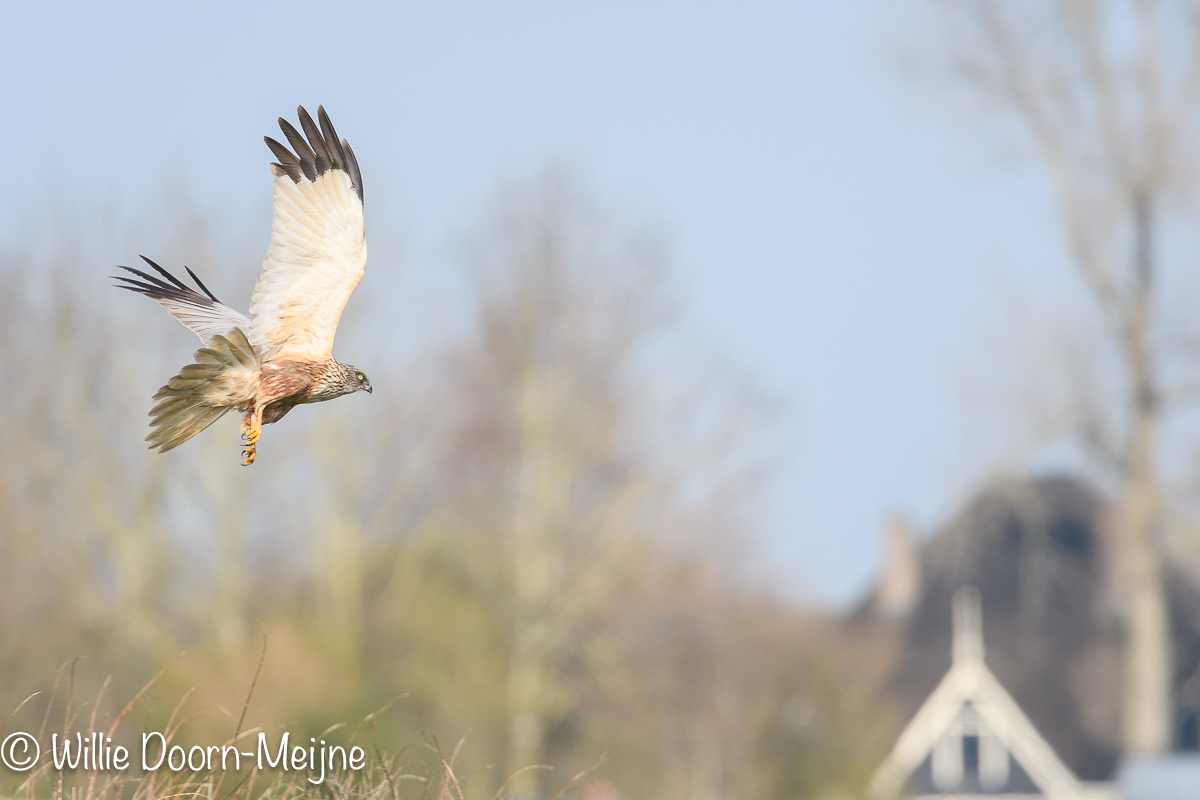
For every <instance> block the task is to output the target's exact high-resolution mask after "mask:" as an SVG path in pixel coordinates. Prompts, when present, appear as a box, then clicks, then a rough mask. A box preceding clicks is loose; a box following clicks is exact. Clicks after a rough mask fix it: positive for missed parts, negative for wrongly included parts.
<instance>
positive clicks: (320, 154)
mask: <svg viewBox="0 0 1200 800" xmlns="http://www.w3.org/2000/svg"><path fill="white" fill-rule="evenodd" d="M296 114H297V116H298V117H299V118H300V127H302V128H303V129H304V134H303V135H302V134H301V133H300V132H299V131H298V130H296V128H295V126H293V125H292V124H291V123H290V122H288V121H287V120H286V119H284V118H283V117H280V118H279V129H280V130H281V131H283V135H284V136H285V137H286V138H287V140H288V143H289V144H291V146H292V149H291V150H289V149H288V148H287V147H284V146H283V145H282V144H280V143H279V142H277V141H275V140H274V139H272V138H271V137H270V136H264V137H263V141H264V142H266V143H267V147H269V148H270V149H271V152H272V153H273V154H274V155H275V157H276V158H278V159H279V162H278V163H277V164H273V166H276V167H278V168H279V169H281V170H283V172H285V173H286V174H287V176H288V177H289V178H291V179H292V180H293V181H296V182H299V181H300V178H301V177H306V178H308V179H309V180H310V181H315V180H316V179H317V178H319V177H320V176H321V175H324V174H325V173H326V172H329V171H330V170H341V171H343V172H345V173H346V174H347V175H348V176H349V177H350V182H351V184H352V185H353V186H354V192H355V194H357V195H358V199H359V202H362V200H363V185H362V173H361V172H360V171H359V168H358V159H357V158H355V156H354V151H353V150H351V149H350V143H349V142H347V141H346V140H345V139H342V140H340V141H339V140H338V137H337V131H335V130H334V127H333V123H332V122H330V121H329V115H328V114H327V113H325V106H317V120H318V121H319V122H320V125H319V127H318V125H317V124H314V122H313V119H312V117H311V116H310V115H309V113H308V112H307V111H306V110H305V109H304V106H297V107H296ZM305 136H307V137H308V138H307V141H306V140H305ZM293 151H294V152H293Z"/></svg>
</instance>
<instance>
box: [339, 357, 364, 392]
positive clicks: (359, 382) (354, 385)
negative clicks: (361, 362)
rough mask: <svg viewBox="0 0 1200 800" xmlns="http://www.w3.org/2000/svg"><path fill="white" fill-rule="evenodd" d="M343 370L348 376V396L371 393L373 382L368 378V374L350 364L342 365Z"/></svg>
mask: <svg viewBox="0 0 1200 800" xmlns="http://www.w3.org/2000/svg"><path fill="white" fill-rule="evenodd" d="M342 370H343V372H344V373H345V376H346V394H350V393H351V392H366V393H367V394H370V393H371V381H370V379H368V378H367V373H365V372H363V371H362V370H361V369H359V368H358V367H355V366H351V365H350V364H342Z"/></svg>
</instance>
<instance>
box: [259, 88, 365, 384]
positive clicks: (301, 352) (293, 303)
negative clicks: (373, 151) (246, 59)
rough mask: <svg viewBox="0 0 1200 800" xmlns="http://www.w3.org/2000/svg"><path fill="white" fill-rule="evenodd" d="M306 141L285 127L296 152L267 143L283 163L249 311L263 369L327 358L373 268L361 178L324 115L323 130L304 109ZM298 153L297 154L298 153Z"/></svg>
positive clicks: (282, 123)
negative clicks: (282, 359)
mask: <svg viewBox="0 0 1200 800" xmlns="http://www.w3.org/2000/svg"><path fill="white" fill-rule="evenodd" d="M298 111H299V115H300V123H301V126H302V127H303V128H304V132H305V134H307V137H308V140H307V141H305V138H304V137H303V136H301V135H300V133H299V132H298V131H296V129H295V128H294V127H292V126H291V125H289V124H288V123H287V121H286V120H284V119H282V118H281V119H280V120H279V126H280V128H281V129H282V130H283V132H284V135H285V136H286V137H287V139H288V141H289V143H290V144H291V145H292V150H289V149H288V148H286V147H284V146H283V145H281V144H279V143H278V142H276V141H274V140H272V139H270V138H267V139H266V142H267V145H268V146H269V147H270V148H271V150H272V152H273V153H274V154H275V156H276V157H277V158H278V159H279V163H276V164H272V165H271V170H272V172H274V174H275V188H274V195H275V201H274V221H273V223H272V231H271V247H270V249H269V250H268V251H267V257H266V260H265V261H264V262H263V271H262V275H260V276H259V278H258V283H257V285H256V286H255V287H254V298H253V301H252V303H251V305H250V317H251V319H250V331H249V339H250V343H251V344H252V345H253V346H254V349H255V351H257V352H258V354H259V356H260V358H262V359H263V360H264V361H266V360H270V359H273V358H276V357H278V356H287V357H293V356H294V357H302V358H311V359H324V358H329V357H330V356H331V354H332V351H333V337H334V334H335V333H336V332H337V325H338V320H339V319H340V318H341V316H342V309H343V308H345V307H346V301H347V300H349V299H350V294H351V293H352V292H353V291H354V287H356V286H358V282H359V281H360V280H362V276H363V269H364V268H365V266H366V263H367V241H366V235H365V233H364V231H363V200H362V177H361V175H360V174H359V170H358V162H357V160H356V159H355V158H354V151H352V150H351V149H350V145H349V143H347V142H346V141H344V140H342V141H340V142H339V141H338V139H337V133H336V132H335V131H334V129H333V125H332V124H330V122H329V117H328V115H326V113H325V109H324V108H319V109H318V111H317V116H318V119H319V120H320V123H321V125H320V129H318V128H317V126H316V125H315V124H314V123H313V121H312V118H311V117H309V115H308V113H307V112H305V110H304V108H303V107H301V108H300V109H298ZM293 150H294V151H295V152H293Z"/></svg>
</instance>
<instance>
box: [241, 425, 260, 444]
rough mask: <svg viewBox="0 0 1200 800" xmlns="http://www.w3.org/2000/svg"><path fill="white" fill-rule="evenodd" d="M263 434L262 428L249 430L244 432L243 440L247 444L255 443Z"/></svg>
mask: <svg viewBox="0 0 1200 800" xmlns="http://www.w3.org/2000/svg"><path fill="white" fill-rule="evenodd" d="M260 435H262V428H259V429H258V430H249V431H246V432H245V433H243V434H242V441H244V442H245V443H246V444H254V443H255V442H257V441H258V437H259V436H260Z"/></svg>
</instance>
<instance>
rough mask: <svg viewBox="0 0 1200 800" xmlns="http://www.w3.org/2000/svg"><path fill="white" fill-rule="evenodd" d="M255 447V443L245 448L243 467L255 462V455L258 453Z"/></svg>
mask: <svg viewBox="0 0 1200 800" xmlns="http://www.w3.org/2000/svg"><path fill="white" fill-rule="evenodd" d="M255 449H256V448H255V447H254V445H253V444H251V445H250V446H249V447H247V448H246V449H245V450H243V451H242V466H243V467H248V466H250V465H251V464H253V463H254V457H255V455H256V453H255Z"/></svg>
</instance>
